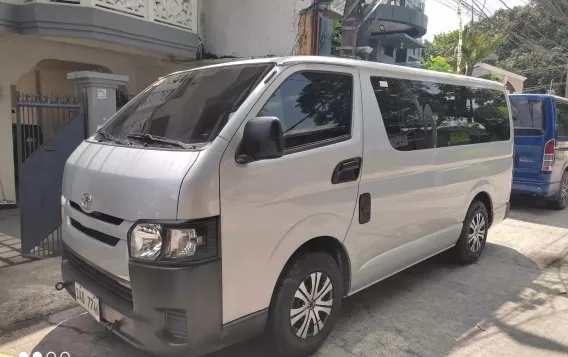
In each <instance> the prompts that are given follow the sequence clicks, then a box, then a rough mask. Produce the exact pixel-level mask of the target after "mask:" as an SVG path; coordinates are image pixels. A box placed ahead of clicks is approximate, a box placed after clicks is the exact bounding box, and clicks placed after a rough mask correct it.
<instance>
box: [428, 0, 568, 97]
mask: <svg viewBox="0 0 568 357" xmlns="http://www.w3.org/2000/svg"><path fill="white" fill-rule="evenodd" d="M558 9H560V10H562V11H559V10H558ZM564 9H566V10H567V11H568V0H531V1H530V2H529V5H526V6H517V7H514V8H511V9H507V8H506V9H501V10H498V11H496V12H495V13H494V14H493V15H491V16H489V17H488V18H484V19H482V20H481V21H476V22H475V23H474V25H473V27H475V28H476V30H477V31H479V32H481V33H483V34H485V36H487V37H489V38H493V37H495V36H499V35H502V34H505V35H507V38H505V39H504V40H503V41H501V43H500V44H499V45H498V46H496V47H495V48H494V51H493V53H494V54H495V55H496V57H497V58H498V59H497V60H495V61H493V62H491V61H489V62H491V64H492V65H495V66H497V67H501V68H503V69H505V70H508V71H511V72H513V73H518V74H521V75H523V76H526V77H527V80H526V81H525V88H529V89H530V90H531V93H545V92H546V91H547V90H548V89H549V86H550V84H551V83H552V86H553V88H554V89H556V93H557V94H564V91H565V86H564V83H565V80H566V68H567V67H568V16H567V14H568V12H566V11H564ZM457 36H458V32H457V31H453V32H449V33H444V34H440V35H437V36H435V37H434V40H433V41H432V42H426V49H425V51H424V53H425V60H428V59H429V58H431V57H435V56H446V58H447V59H448V62H449V63H450V65H452V66H453V67H452V68H455V62H453V57H451V56H448V55H447V52H445V51H444V50H446V51H448V50H449V52H451V48H452V44H453V46H454V48H455V46H457ZM466 42H469V41H468V40H466V39H465V36H464V44H465V43H466ZM428 56H429V57H428ZM532 88H534V90H533V89H532Z"/></svg>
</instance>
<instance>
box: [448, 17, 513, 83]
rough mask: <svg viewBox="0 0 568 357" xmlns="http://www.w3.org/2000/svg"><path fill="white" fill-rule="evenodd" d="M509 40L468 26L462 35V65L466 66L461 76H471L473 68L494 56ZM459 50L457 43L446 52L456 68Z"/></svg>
mask: <svg viewBox="0 0 568 357" xmlns="http://www.w3.org/2000/svg"><path fill="white" fill-rule="evenodd" d="M507 38H508V36H507V35H505V34H497V35H489V34H487V33H486V32H483V31H481V30H480V29H479V28H476V27H475V26H474V25H468V26H466V27H465V28H464V30H463V33H462V64H465V67H464V68H461V74H465V75H466V76H471V75H472V73H473V66H475V64H476V63H479V62H481V61H482V60H484V59H485V58H487V57H488V56H489V55H491V54H493V52H495V50H496V49H497V48H498V47H499V46H501V45H502V44H503V43H504V42H505V41H506V40H507ZM458 50H459V48H458V44H457V43H456V44H455V46H452V47H451V48H447V49H446V51H445V56H447V57H448V61H449V62H450V63H452V64H453V65H454V66H455V65H456V64H457V54H458Z"/></svg>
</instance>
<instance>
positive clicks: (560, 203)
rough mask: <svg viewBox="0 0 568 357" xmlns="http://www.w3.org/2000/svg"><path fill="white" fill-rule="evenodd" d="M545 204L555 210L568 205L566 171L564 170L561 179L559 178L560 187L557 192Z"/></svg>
mask: <svg viewBox="0 0 568 357" xmlns="http://www.w3.org/2000/svg"><path fill="white" fill-rule="evenodd" d="M546 205H547V206H548V207H549V208H552V209H556V210H563V209H565V208H566V206H567V205H568V172H566V171H564V173H563V174H562V179H561V180H560V187H559V188H558V193H557V194H556V196H554V198H553V199H552V200H548V201H547V202H546Z"/></svg>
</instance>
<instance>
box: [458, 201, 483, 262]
mask: <svg viewBox="0 0 568 357" xmlns="http://www.w3.org/2000/svg"><path fill="white" fill-rule="evenodd" d="M488 230H489V215H488V214H487V208H486V207H485V205H484V204H483V203H482V202H481V201H474V202H472V204H471V205H470V206H469V209H468V210H467V214H466V216H465V219H464V221H463V227H462V231H461V235H460V238H459V239H458V242H457V243H456V245H455V246H454V247H453V248H452V250H451V251H450V253H451V255H452V257H453V258H454V260H456V262H457V263H461V264H471V263H474V262H476V261H477V259H479V257H480V256H481V253H482V252H483V249H484V248H485V243H486V242H487V233H488Z"/></svg>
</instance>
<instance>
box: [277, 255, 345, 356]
mask: <svg viewBox="0 0 568 357" xmlns="http://www.w3.org/2000/svg"><path fill="white" fill-rule="evenodd" d="M342 297H343V281H342V274H341V270H340V269H339V267H338V265H337V263H336V262H335V260H334V259H333V258H332V257H330V256H329V255H328V254H325V253H322V252H313V253H305V254H302V255H301V256H299V257H298V258H297V259H296V260H295V262H294V263H292V265H291V266H290V267H289V268H288V269H287V271H286V272H285V273H284V275H283V276H282V277H281V279H280V280H279V286H278V287H277V290H276V292H275V296H274V300H273V303H272V306H271V308H270V317H269V331H270V333H271V335H272V339H273V340H274V342H275V345H276V348H277V349H278V351H279V352H280V353H281V354H283V355H284V356H290V357H299V356H307V355H309V354H311V353H314V352H315V351H317V349H318V348H319V347H320V346H321V345H322V343H323V342H324V341H325V339H326V338H327V336H328V335H329V333H330V332H331V330H332V328H333V326H334V325H335V323H336V322H337V318H338V317H339V313H340V310H341V299H342Z"/></svg>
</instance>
